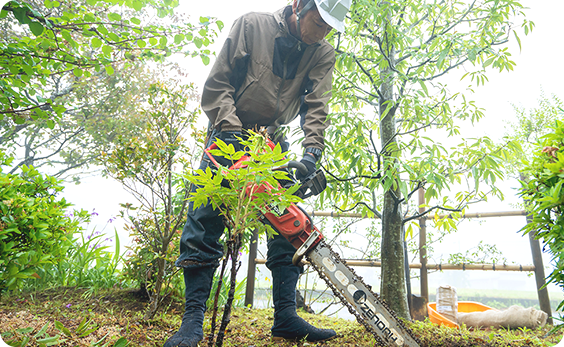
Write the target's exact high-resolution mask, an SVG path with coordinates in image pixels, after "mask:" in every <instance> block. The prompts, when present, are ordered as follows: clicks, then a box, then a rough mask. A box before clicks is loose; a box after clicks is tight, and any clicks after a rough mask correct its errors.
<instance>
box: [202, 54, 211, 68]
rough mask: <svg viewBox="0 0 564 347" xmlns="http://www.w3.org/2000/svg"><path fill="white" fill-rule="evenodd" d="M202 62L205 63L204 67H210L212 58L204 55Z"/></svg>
mask: <svg viewBox="0 0 564 347" xmlns="http://www.w3.org/2000/svg"><path fill="white" fill-rule="evenodd" d="M201 56H202V62H203V63H204V65H206V66H207V65H208V64H209V63H210V57H208V56H207V55H204V54H202V55H201Z"/></svg>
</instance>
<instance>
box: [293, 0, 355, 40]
mask: <svg viewBox="0 0 564 347" xmlns="http://www.w3.org/2000/svg"><path fill="white" fill-rule="evenodd" d="M350 3H351V0H294V2H293V4H292V11H293V14H294V15H295V17H296V24H297V25H296V26H297V27H296V31H297V35H298V36H299V37H300V38H301V40H302V41H303V42H304V43H306V44H308V45H311V44H313V43H316V42H319V41H321V40H322V39H323V38H324V37H325V36H327V34H328V33H329V32H330V31H331V29H333V28H335V29H337V30H338V31H340V32H342V31H343V30H344V20H345V15H346V14H347V12H348V10H349V7H350Z"/></svg>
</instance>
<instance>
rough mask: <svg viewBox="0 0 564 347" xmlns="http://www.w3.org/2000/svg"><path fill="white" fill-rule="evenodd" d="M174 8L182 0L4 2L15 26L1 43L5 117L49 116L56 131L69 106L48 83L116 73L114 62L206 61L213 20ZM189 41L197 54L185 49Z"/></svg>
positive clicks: (4, 14)
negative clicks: (193, 18)
mask: <svg viewBox="0 0 564 347" xmlns="http://www.w3.org/2000/svg"><path fill="white" fill-rule="evenodd" d="M177 5H178V1H177V0H86V1H72V2H67V1H65V2H59V1H56V0H54V1H52V0H24V1H10V2H8V3H6V4H5V5H4V6H3V7H2V11H1V12H0V18H1V19H2V20H3V21H6V19H9V20H12V21H13V20H14V19H15V20H16V22H15V23H14V28H4V30H5V32H8V35H6V36H4V37H2V39H1V40H0V52H1V54H0V74H1V75H2V79H1V80H0V104H1V105H2V109H1V111H0V119H1V118H2V117H5V116H10V117H13V119H14V121H16V122H17V123H23V122H24V121H25V120H26V119H28V118H30V117H31V118H33V119H37V118H45V119H47V121H48V125H49V126H50V127H53V126H54V122H55V120H56V119H57V118H59V117H60V116H61V115H62V114H63V112H64V110H65V108H66V105H61V104H57V103H56V102H55V101H54V100H53V99H52V98H51V96H50V95H49V90H48V89H47V88H46V86H47V84H48V80H49V79H50V78H52V77H54V76H57V75H59V74H67V73H72V74H73V75H74V76H76V77H77V78H79V77H81V76H86V77H88V76H90V75H92V74H93V73H95V72H100V71H101V70H105V71H106V72H107V73H108V74H110V75H111V74H113V72H114V64H116V63H119V62H127V61H132V60H136V59H142V60H152V61H163V60H164V59H165V58H166V57H168V56H170V55H171V54H173V53H183V54H185V55H191V56H200V57H201V58H202V60H203V62H204V63H206V64H207V63H209V55H210V54H211V52H210V51H209V50H207V49H205V47H206V46H208V45H209V44H210V42H211V40H212V38H213V37H214V36H215V31H214V30H213V29H212V28H211V27H210V25H211V24H212V23H213V22H214V20H212V19H210V18H207V17H200V18H199V22H197V23H190V22H188V21H187V20H186V19H185V18H182V17H181V16H173V15H174V8H175V7H176V6H177ZM155 14H156V16H155ZM165 17H167V19H168V20H169V21H172V24H170V22H169V23H168V24H167V23H165V22H164V20H163V19H164V18H165ZM12 23H13V22H12ZM216 24H217V26H218V27H219V28H220V29H221V28H222V26H223V23H221V22H220V21H217V22H216ZM12 29H13V30H12ZM188 44H192V45H194V46H195V47H196V49H195V50H193V51H191V50H186V48H185V47H186V46H187V45H188Z"/></svg>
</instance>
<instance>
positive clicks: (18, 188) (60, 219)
mask: <svg viewBox="0 0 564 347" xmlns="http://www.w3.org/2000/svg"><path fill="white" fill-rule="evenodd" d="M11 162H12V158H8V157H7V156H6V155H5V154H4V153H3V152H0V294H1V293H2V292H4V291H6V290H15V289H18V288H21V286H22V283H23V280H25V279H27V278H32V277H35V278H38V277H39V275H38V274H37V271H38V269H39V268H41V267H42V266H43V265H45V264H49V263H53V262H56V261H58V260H59V259H62V258H63V257H65V256H66V254H67V251H68V250H69V248H70V247H71V246H72V236H73V234H74V233H75V231H76V230H78V229H79V224H80V223H81V222H82V221H85V220H87V219H88V214H87V213H86V211H81V212H78V213H75V217H74V218H72V219H71V218H70V217H68V216H66V215H65V213H66V209H67V208H68V207H69V206H70V204H69V203H68V202H66V200H65V199H58V198H57V194H58V193H60V192H61V191H62V190H63V186H62V185H60V182H59V181H58V180H57V179H56V178H54V177H50V176H47V175H42V174H41V173H39V172H38V171H37V170H36V169H35V168H33V167H31V166H30V167H28V166H22V167H21V171H22V172H21V174H9V173H4V172H3V171H2V169H3V168H5V167H7V166H9V165H10V163H11Z"/></svg>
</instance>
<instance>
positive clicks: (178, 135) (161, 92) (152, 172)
mask: <svg viewBox="0 0 564 347" xmlns="http://www.w3.org/2000/svg"><path fill="white" fill-rule="evenodd" d="M149 91H150V94H149V100H148V103H147V104H146V105H143V106H142V107H141V108H140V109H139V110H138V112H137V113H138V114H141V116H140V118H142V119H147V120H148V121H147V123H146V124H144V125H143V126H141V127H138V128H137V136H134V137H130V136H125V137H121V136H119V135H118V140H117V142H118V145H117V146H116V147H115V149H114V150H113V151H112V152H110V153H109V154H108V155H107V156H106V157H105V158H104V161H105V163H106V164H105V165H106V169H107V172H108V174H109V175H110V176H112V177H114V178H115V179H117V180H118V181H120V182H121V183H122V184H123V185H124V187H125V188H126V190H128V191H129V192H130V193H131V194H132V195H133V196H134V197H135V198H136V200H137V202H138V203H139V204H140V208H139V211H137V213H136V215H135V216H130V217H129V218H128V219H129V222H130V223H131V226H132V229H133V231H134V235H133V236H135V237H136V238H137V239H138V243H140V244H141V245H143V246H144V247H146V248H147V249H148V250H149V251H150V252H151V253H152V254H153V255H154V257H153V258H152V259H150V260H151V263H150V264H154V265H155V266H154V268H150V269H148V272H150V273H152V274H155V276H154V282H152V283H147V285H146V288H147V293H148V294H149V297H150V299H151V302H150V306H149V309H148V310H147V312H146V314H145V318H146V319H150V318H152V317H153V315H154V314H155V313H156V312H157V309H158V307H159V304H160V302H161V299H162V297H163V296H162V290H163V289H164V287H165V286H166V285H165V284H166V283H165V282H166V281H167V280H168V279H170V278H171V276H172V273H173V272H174V271H175V269H174V266H173V259H172V258H173V257H174V256H176V254H171V252H170V251H171V250H172V248H171V241H172V239H173V237H174V236H175V235H178V234H179V233H180V231H181V228H182V226H184V223H185V218H186V216H185V215H186V199H187V198H188V193H189V185H188V183H187V181H186V180H185V179H183V178H181V177H179V176H178V174H180V173H182V172H183V171H184V170H187V169H190V168H191V167H192V163H193V162H194V160H195V159H198V157H199V154H200V153H201V149H199V147H197V145H196V144H194V145H193V147H189V146H188V143H187V140H186V137H185V136H186V135H187V133H188V132H189V131H191V133H190V134H189V135H191V136H192V137H194V139H195V140H196V143H201V142H202V141H201V140H202V139H201V137H202V136H203V131H197V129H196V128H195V121H196V116H197V115H198V113H199V111H197V109H195V108H193V107H194V106H192V105H191V103H192V102H193V100H194V99H195V91H194V86H193V85H183V84H181V83H180V82H179V81H178V83H177V86H176V87H174V86H172V87H171V86H166V85H163V84H154V85H152V86H151V88H150V90H149ZM131 116H132V118H134V117H135V115H131ZM122 141H123V142H122ZM127 207H129V208H130V209H131V207H132V205H127ZM146 278H153V276H152V275H149V276H147V277H146Z"/></svg>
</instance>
